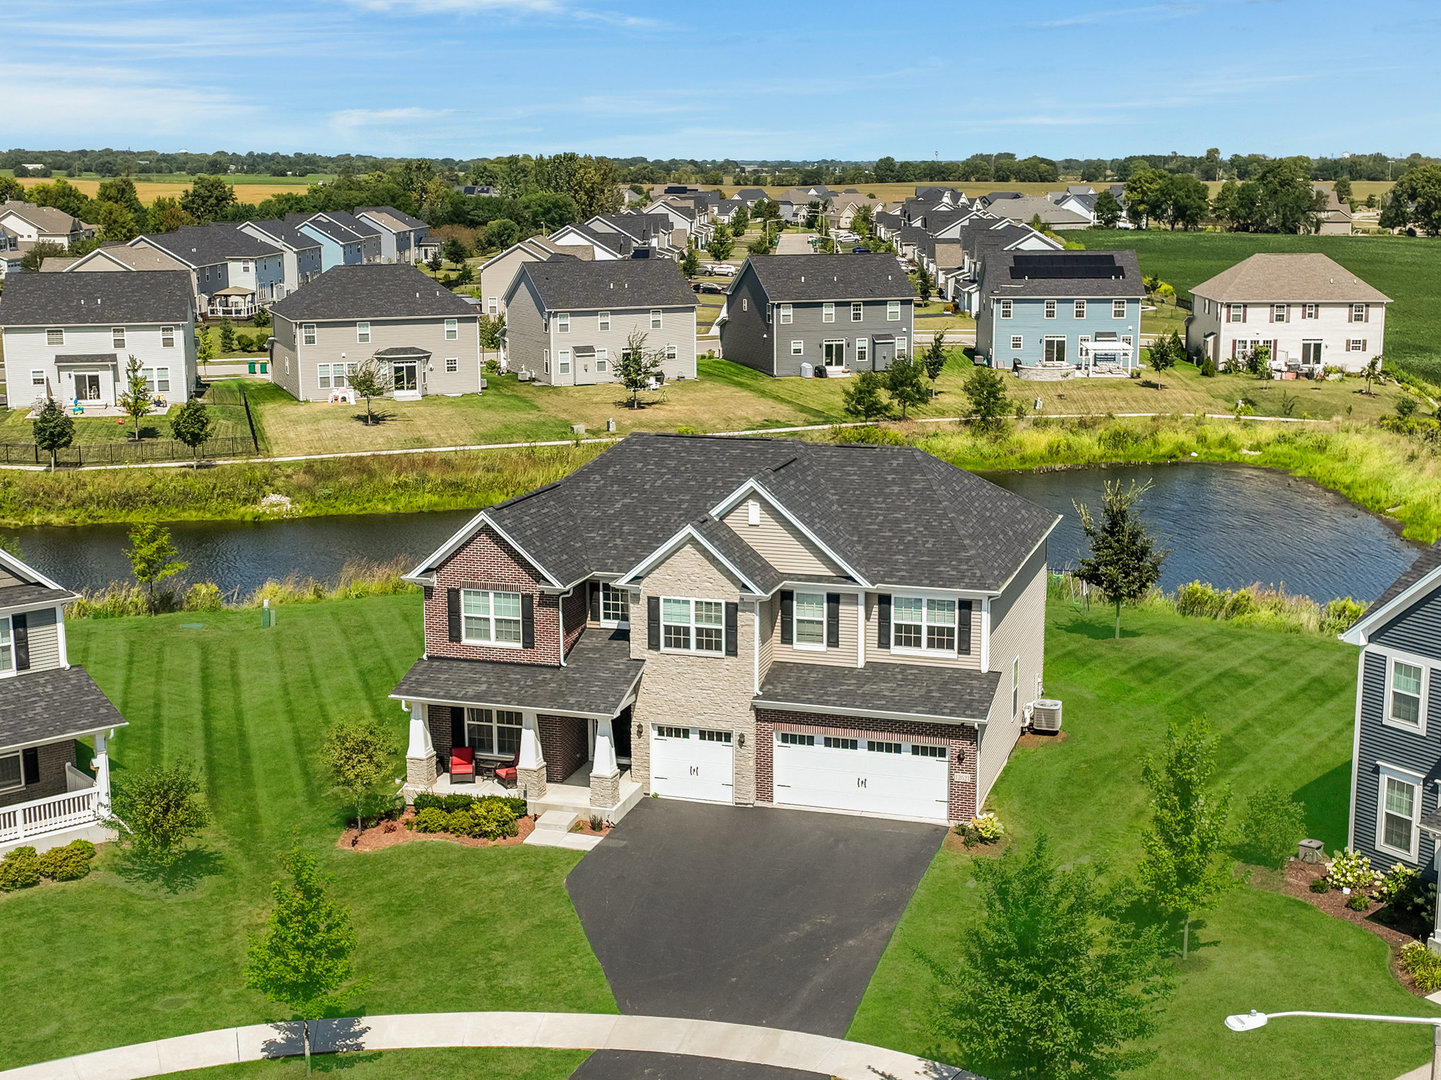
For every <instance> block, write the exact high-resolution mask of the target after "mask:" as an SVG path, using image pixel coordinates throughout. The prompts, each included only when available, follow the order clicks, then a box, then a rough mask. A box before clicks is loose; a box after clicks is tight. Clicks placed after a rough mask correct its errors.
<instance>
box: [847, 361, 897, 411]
mask: <svg viewBox="0 0 1441 1080" xmlns="http://www.w3.org/2000/svg"><path fill="white" fill-rule="evenodd" d="M885 388H886V383H885V376H884V375H882V374H881V373H880V372H879V371H861V372H858V373H857V374H856V375H855V377H854V378H852V379H849V380H847V383H846V386H845V387H844V389H842V390H841V408H843V409H844V410H845V412H846V415H847V416H855V417H858V418H859V419H861V420H879V419H880V418H881V417H883V416H885V415H886V414H887V413H888V412H890V406H889V405H888V404H887V403H886V400H885V398H884V397H882V396H881V395H882V392H883V391H884V390H885Z"/></svg>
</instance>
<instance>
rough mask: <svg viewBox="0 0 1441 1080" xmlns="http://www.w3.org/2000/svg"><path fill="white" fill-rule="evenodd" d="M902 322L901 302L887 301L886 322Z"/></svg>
mask: <svg viewBox="0 0 1441 1080" xmlns="http://www.w3.org/2000/svg"><path fill="white" fill-rule="evenodd" d="M900 321H901V302H900V301H899V300H887V301H886V322H900Z"/></svg>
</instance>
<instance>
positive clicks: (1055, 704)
mask: <svg viewBox="0 0 1441 1080" xmlns="http://www.w3.org/2000/svg"><path fill="white" fill-rule="evenodd" d="M1031 727H1032V728H1033V729H1034V730H1036V731H1045V732H1051V733H1054V732H1058V731H1060V730H1061V702H1060V700H1059V699H1058V698H1037V699H1036V701H1035V703H1034V704H1033V705H1032V711H1031Z"/></svg>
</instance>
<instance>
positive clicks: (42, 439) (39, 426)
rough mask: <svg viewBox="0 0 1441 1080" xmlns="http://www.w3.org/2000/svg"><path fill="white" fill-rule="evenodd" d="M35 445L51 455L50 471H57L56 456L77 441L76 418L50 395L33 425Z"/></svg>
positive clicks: (46, 397) (47, 396)
mask: <svg viewBox="0 0 1441 1080" xmlns="http://www.w3.org/2000/svg"><path fill="white" fill-rule="evenodd" d="M32 426H33V429H34V432H35V445H36V446H38V447H40V449H41V450H44V451H45V452H46V453H47V454H49V455H50V471H51V472H54V471H55V455H56V454H57V453H59V452H60V451H61V450H64V449H65V448H66V447H67V446H69V445H70V444H71V443H72V442H74V441H75V418H74V417H73V416H71V415H70V413H69V412H68V411H66V409H64V408H63V407H62V406H61V405H60V403H59V402H58V401H56V400H55V399H54V398H53V397H51V396H50V395H49V394H47V395H46V396H45V403H44V404H43V405H41V406H40V411H39V412H38V413H37V414H36V416H35V421H34V424H33V425H32Z"/></svg>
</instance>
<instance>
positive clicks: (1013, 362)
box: [976, 251, 1145, 373]
mask: <svg viewBox="0 0 1441 1080" xmlns="http://www.w3.org/2000/svg"><path fill="white" fill-rule="evenodd" d="M977 293H978V298H979V299H978V304H977V311H976V359H977V360H978V361H981V362H984V363H986V364H989V365H990V366H991V367H1004V368H1011V369H1012V370H1020V369H1023V368H1038V369H1039V368H1048V369H1054V370H1057V371H1066V370H1076V369H1079V370H1082V371H1085V372H1087V373H1090V372H1091V371H1092V370H1093V369H1094V368H1095V367H1096V366H1097V365H1110V366H1114V367H1117V368H1125V369H1130V368H1131V367H1133V366H1134V365H1135V363H1136V357H1137V343H1138V341H1139V339H1140V331H1141V297H1142V296H1143V295H1144V293H1145V290H1144V289H1143V287H1142V285H1141V267H1140V264H1139V263H1138V262H1137V261H1136V253H1135V252H1134V251H994V252H990V253H988V254H987V257H986V259H985V262H984V263H983V264H982V266H981V274H980V282H979V288H978V290H977Z"/></svg>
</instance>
